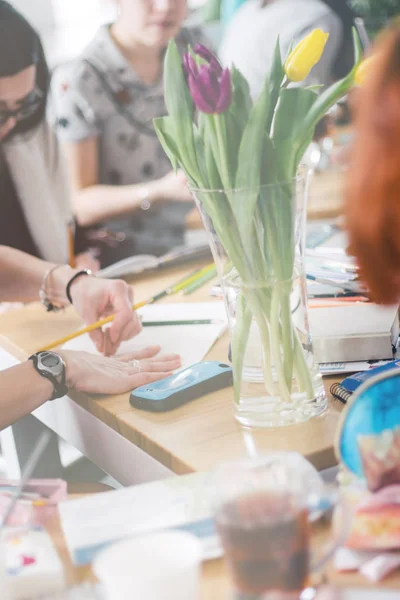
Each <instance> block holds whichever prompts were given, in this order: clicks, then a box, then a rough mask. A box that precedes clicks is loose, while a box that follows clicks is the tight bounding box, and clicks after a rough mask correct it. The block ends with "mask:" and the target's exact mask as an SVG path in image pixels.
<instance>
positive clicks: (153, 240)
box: [51, 26, 207, 263]
mask: <svg viewBox="0 0 400 600" xmlns="http://www.w3.org/2000/svg"><path fill="white" fill-rule="evenodd" d="M176 41H177V44H178V48H179V49H180V51H181V52H182V53H183V52H184V51H185V50H186V48H187V45H188V44H192V45H195V44H196V43H197V42H201V43H204V37H203V34H202V32H201V30H199V29H194V28H193V29H187V28H185V29H182V30H181V32H180V34H179V35H178V37H177V40H176ZM205 43H207V42H205ZM51 98H52V103H51V118H52V122H53V124H54V125H55V127H56V130H57V134H58V136H59V139H60V140H61V141H63V142H78V141H80V140H85V139H87V138H90V137H97V138H98V142H99V183H101V184H107V185H130V184H140V183H145V182H146V181H150V180H153V179H158V178H160V177H162V176H164V175H166V174H167V173H168V172H169V171H170V170H171V164H170V162H169V160H168V158H167V156H166V155H165V153H164V151H163V149H162V148H161V145H160V144H159V142H158V138H157V136H156V133H155V131H154V129H153V125H152V120H153V118H154V117H159V116H162V115H165V114H166V108H165V103H164V91H163V80H162V76H161V77H160V79H159V80H158V81H157V82H156V83H154V84H151V85H145V84H143V83H141V81H140V80H139V79H138V77H137V76H136V73H135V72H134V70H133V68H132V66H131V64H130V63H129V62H128V61H127V59H126V58H125V57H124V56H123V55H122V53H121V52H120V50H119V49H118V47H117V46H116V44H115V43H114V41H113V39H112V37H111V34H110V28H109V26H104V27H102V28H101V29H100V30H99V31H98V33H97V35H96V36H95V38H94V39H93V41H92V42H91V43H90V44H89V46H88V47H87V48H86V50H84V52H83V53H82V55H81V56H80V58H79V59H78V60H76V61H74V62H72V63H68V64H67V65H63V66H62V67H59V68H58V69H57V70H56V72H55V73H54V76H53V81H52V94H51ZM191 209H192V206H191V205H190V204H184V203H180V202H168V203H165V204H163V205H162V206H161V205H160V206H157V207H155V206H153V207H151V208H150V210H148V211H141V210H136V211H134V212H133V213H132V215H131V216H129V215H128V216H126V217H125V218H118V219H114V220H112V221H110V222H107V223H104V224H103V225H104V226H105V227H106V228H107V229H111V230H114V231H118V232H121V231H122V232H124V233H125V235H126V240H125V242H124V243H123V244H121V248H119V250H118V251H117V250H116V251H115V252H111V256H110V257H108V258H107V259H106V260H105V261H102V262H103V263H104V262H106V263H110V262H114V260H118V259H121V258H123V257H125V256H129V255H132V254H155V255H160V254H163V253H164V252H166V251H168V250H170V249H171V248H173V247H174V246H177V245H179V244H181V243H182V242H183V236H184V221H185V217H186V215H187V213H188V212H189V211H190V210H191Z"/></svg>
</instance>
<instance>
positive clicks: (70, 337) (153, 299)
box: [38, 264, 214, 352]
mask: <svg viewBox="0 0 400 600" xmlns="http://www.w3.org/2000/svg"><path fill="white" fill-rule="evenodd" d="M213 267H214V265H213V264H212V265H208V266H207V267H204V268H203V269H200V270H197V271H195V272H194V273H191V274H189V275H188V276H187V277H185V278H184V279H181V280H179V281H178V282H177V283H176V284H174V285H172V286H169V287H168V288H166V289H165V290H162V291H161V292H159V293H158V294H156V295H155V296H152V297H151V298H148V299H147V300H143V301H142V302H138V303H137V304H134V305H133V306H132V310H138V309H139V308H143V306H147V305H148V304H154V302H157V301H158V300H160V299H161V298H164V297H165V296H169V295H170V294H175V293H176V292H179V291H181V290H183V289H184V288H185V287H186V286H187V285H189V284H191V283H192V282H193V281H195V280H196V279H197V278H198V277H202V276H203V275H204V273H206V272H208V271H209V270H210V269H212V268H213ZM114 317H115V315H110V316H109V317H105V318H104V319H100V320H99V321H96V322H95V323H92V324H91V325H87V326H86V327H83V328H82V329H79V330H78V331H74V332H73V333H70V334H69V335H66V336H64V337H63V338H60V339H59V340H55V341H54V342H51V344H47V346H43V347H42V348H40V349H39V350H38V352H44V351H45V350H51V349H52V348H57V347H58V346H62V345H63V344H65V343H66V342H69V341H70V340H73V339H75V338H77V337H79V336H81V335H84V334H85V333H90V332H91V331H95V329H100V327H103V326H104V325H107V323H111V322H112V321H113V320H114Z"/></svg>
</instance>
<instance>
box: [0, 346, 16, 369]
mask: <svg viewBox="0 0 400 600" xmlns="http://www.w3.org/2000/svg"><path fill="white" fill-rule="evenodd" d="M0 343H1V342H0ZM18 363H19V361H18V360H17V359H16V358H14V357H13V356H11V354H9V353H8V352H7V351H6V350H4V348H1V347H0V371H4V369H9V368H10V367H14V366H15V365H17V364H18Z"/></svg>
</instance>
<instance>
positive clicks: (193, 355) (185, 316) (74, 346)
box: [64, 302, 228, 369]
mask: <svg viewBox="0 0 400 600" xmlns="http://www.w3.org/2000/svg"><path fill="white" fill-rule="evenodd" d="M138 312H139V314H140V316H141V317H142V319H143V320H144V321H182V320H183V321H191V320H195V319H196V320H199V319H200V320H206V319H211V320H213V321H215V323H213V324H210V325H171V326H165V325H163V326H161V327H156V326H155V327H144V328H143V331H142V332H141V333H140V334H139V335H138V336H136V337H134V338H133V339H131V340H129V341H127V342H123V343H122V344H121V346H120V348H119V351H118V354H125V353H130V352H135V351H137V350H140V349H142V348H145V347H147V346H157V345H158V346H161V352H162V354H179V355H180V356H181V359H182V369H184V368H187V367H189V366H190V365H193V364H195V363H198V362H200V361H201V360H203V358H204V357H205V355H206V354H207V352H208V351H209V350H210V348H211V347H212V346H213V344H214V343H215V342H216V340H217V339H218V338H219V337H220V336H221V335H222V334H223V333H224V332H225V330H226V313H225V308H224V304H223V302H200V303H198V302H193V303H190V302H188V303H182V304H178V303H176V304H150V305H148V306H144V307H143V308H142V309H140V310H139V311H138ZM64 348H66V349H69V350H84V351H86V352H92V353H95V354H96V353H97V351H96V349H95V347H94V345H93V343H92V341H91V339H90V337H89V336H88V335H82V336H80V337H78V338H75V339H74V340H70V341H69V342H67V343H66V344H65V346H64ZM227 358H228V357H227Z"/></svg>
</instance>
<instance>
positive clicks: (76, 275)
mask: <svg viewBox="0 0 400 600" xmlns="http://www.w3.org/2000/svg"><path fill="white" fill-rule="evenodd" d="M91 274H92V271H89V269H84V270H83V271H78V272H77V273H75V275H74V276H73V277H71V279H70V280H69V281H68V283H67V287H66V289H65V294H66V296H67V298H68V300H69V303H70V304H73V302H72V298H71V285H72V284H73V283H74V281H76V280H77V279H78V277H82V275H91Z"/></svg>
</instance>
